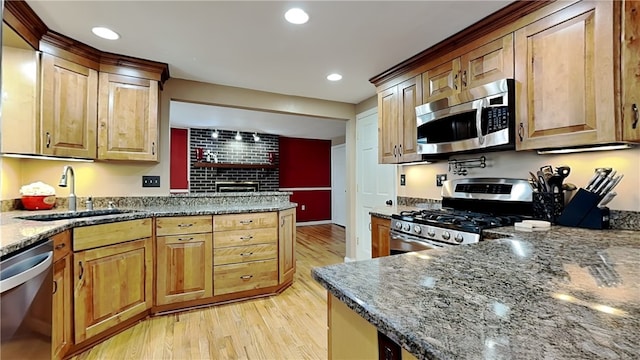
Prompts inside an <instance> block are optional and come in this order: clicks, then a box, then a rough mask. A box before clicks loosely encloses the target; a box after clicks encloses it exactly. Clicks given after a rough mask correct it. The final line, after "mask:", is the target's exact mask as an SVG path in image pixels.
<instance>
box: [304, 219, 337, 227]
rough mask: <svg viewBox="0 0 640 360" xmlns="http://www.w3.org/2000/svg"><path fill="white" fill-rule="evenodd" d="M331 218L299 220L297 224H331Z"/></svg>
mask: <svg viewBox="0 0 640 360" xmlns="http://www.w3.org/2000/svg"><path fill="white" fill-rule="evenodd" d="M331 223H332V222H331V220H318V221H303V222H297V223H296V226H309V225H324V224H331Z"/></svg>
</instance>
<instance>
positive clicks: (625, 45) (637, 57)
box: [621, 0, 640, 141]
mask: <svg viewBox="0 0 640 360" xmlns="http://www.w3.org/2000/svg"><path fill="white" fill-rule="evenodd" d="M622 29H623V32H622V33H623V37H622V51H621V56H622V69H621V70H622V76H621V79H622V104H621V105H622V124H623V130H622V131H623V140H625V141H640V41H638V39H640V2H639V1H628V0H627V1H624V7H623V9H622Z"/></svg>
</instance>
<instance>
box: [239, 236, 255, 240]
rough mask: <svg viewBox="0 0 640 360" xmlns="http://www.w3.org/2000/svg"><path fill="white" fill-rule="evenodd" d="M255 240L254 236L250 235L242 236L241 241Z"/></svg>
mask: <svg viewBox="0 0 640 360" xmlns="http://www.w3.org/2000/svg"><path fill="white" fill-rule="evenodd" d="M251 239H253V235H249V236H240V240H251Z"/></svg>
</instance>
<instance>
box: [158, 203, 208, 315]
mask: <svg viewBox="0 0 640 360" xmlns="http://www.w3.org/2000/svg"><path fill="white" fill-rule="evenodd" d="M211 229H212V218H211V215H208V216H179V217H170V218H164V217H162V218H157V219H156V236H157V238H156V305H168V304H174V303H179V302H184V301H189V300H197V299H203V298H210V297H211V296H213V275H212V267H213V259H212V256H213V237H212V233H211Z"/></svg>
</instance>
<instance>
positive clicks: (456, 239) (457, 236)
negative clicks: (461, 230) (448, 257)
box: [453, 234, 464, 244]
mask: <svg viewBox="0 0 640 360" xmlns="http://www.w3.org/2000/svg"><path fill="white" fill-rule="evenodd" d="M453 240H455V241H456V242H457V243H458V244H461V243H462V242H463V241H464V238H463V237H462V234H456V236H455V237H454V238H453Z"/></svg>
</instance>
